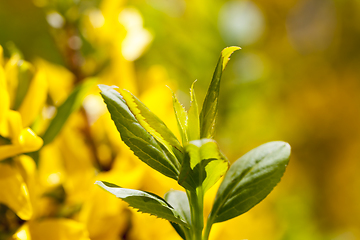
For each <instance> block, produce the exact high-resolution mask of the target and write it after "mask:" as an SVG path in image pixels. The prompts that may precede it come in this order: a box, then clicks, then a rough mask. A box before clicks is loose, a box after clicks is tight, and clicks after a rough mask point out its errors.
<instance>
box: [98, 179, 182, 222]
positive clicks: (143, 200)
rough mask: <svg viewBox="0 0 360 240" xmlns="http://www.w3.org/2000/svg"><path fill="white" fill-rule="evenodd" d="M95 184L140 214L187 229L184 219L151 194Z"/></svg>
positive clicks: (111, 185) (105, 183)
mask: <svg viewBox="0 0 360 240" xmlns="http://www.w3.org/2000/svg"><path fill="white" fill-rule="evenodd" d="M96 184H97V185H99V186H100V187H101V188H103V189H105V190H106V191H108V192H110V193H112V194H114V195H115V196H116V197H118V198H121V199H122V200H124V201H125V202H127V203H128V204H129V206H131V207H133V208H136V209H138V210H139V211H140V212H143V213H149V214H151V215H155V216H157V217H159V218H163V219H166V220H169V221H171V222H174V223H177V224H180V225H182V226H185V227H188V224H187V222H186V221H185V219H183V218H182V216H181V215H180V214H179V213H178V212H177V211H176V210H175V209H174V208H173V207H172V206H171V205H170V204H168V203H167V202H166V201H165V200H164V199H162V198H161V197H159V196H157V195H155V194H153V193H148V192H144V191H140V190H134V189H127V188H122V187H119V186H117V185H115V184H112V183H107V182H101V181H97V182H96Z"/></svg>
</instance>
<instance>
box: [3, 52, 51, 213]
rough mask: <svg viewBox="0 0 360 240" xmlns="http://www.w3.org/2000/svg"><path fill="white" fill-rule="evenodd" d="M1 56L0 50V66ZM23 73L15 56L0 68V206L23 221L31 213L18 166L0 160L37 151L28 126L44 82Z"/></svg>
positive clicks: (24, 66)
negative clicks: (5, 206)
mask: <svg viewBox="0 0 360 240" xmlns="http://www.w3.org/2000/svg"><path fill="white" fill-rule="evenodd" d="M2 52H3V51H2V47H1V46H0V63H3V62H4V60H3V56H2ZM24 72H27V73H30V72H31V65H30V64H29V63H27V62H25V61H23V60H21V59H20V57H19V56H18V55H16V54H15V55H13V56H12V57H11V59H10V60H9V61H8V62H7V63H6V65H5V68H4V67H3V66H2V64H1V65H0V102H1V104H0V105H1V106H0V189H1V191H0V202H1V203H3V204H5V205H7V206H8V207H9V208H11V209H12V210H13V211H14V212H15V213H16V214H17V215H18V216H19V217H20V218H22V219H24V220H27V219H30V218H31V216H32V213H33V209H32V205H31V203H30V199H29V192H28V188H27V186H26V184H25V181H24V179H23V177H22V175H21V172H20V170H19V169H18V166H16V165H15V164H14V162H10V163H9V162H7V161H6V162H4V160H5V159H9V158H11V157H15V156H17V155H19V154H22V153H27V152H33V151H36V150H38V149H40V148H41V146H42V144H43V141H42V139H41V138H40V137H38V136H37V135H36V134H35V133H34V132H33V131H32V130H31V129H30V128H29V125H30V124H31V123H32V121H34V119H35V117H36V116H37V114H38V113H39V111H40V110H41V108H42V105H43V104H44V102H45V100H46V80H45V79H44V77H43V75H42V73H41V72H36V73H35V75H34V77H33V78H32V79H29V78H26V77H24V76H22V75H21V74H23V73H24ZM19 79H21V81H20V80H19ZM25 88H26V89H25ZM12 107H15V108H16V110H13V109H11V108H12Z"/></svg>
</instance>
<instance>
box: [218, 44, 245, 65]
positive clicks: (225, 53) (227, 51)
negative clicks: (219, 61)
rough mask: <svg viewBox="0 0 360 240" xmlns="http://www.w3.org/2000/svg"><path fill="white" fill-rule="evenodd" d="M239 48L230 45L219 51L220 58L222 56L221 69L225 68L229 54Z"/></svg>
mask: <svg viewBox="0 0 360 240" xmlns="http://www.w3.org/2000/svg"><path fill="white" fill-rule="evenodd" d="M240 49H241V47H238V46H231V47H227V48H224V49H223V50H222V51H221V56H222V58H223V65H222V70H224V69H225V67H226V65H227V63H228V62H229V60H230V56H231V54H232V53H233V52H235V51H237V50H240Z"/></svg>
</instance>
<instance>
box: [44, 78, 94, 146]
mask: <svg viewBox="0 0 360 240" xmlns="http://www.w3.org/2000/svg"><path fill="white" fill-rule="evenodd" d="M95 83H96V80H95V79H88V80H86V81H84V83H82V84H80V85H78V86H77V87H76V88H75V89H74V90H73V91H72V92H71V94H70V95H69V97H68V98H67V99H66V100H65V102H64V103H63V104H61V106H59V107H58V108H57V113H56V115H55V117H54V118H53V119H52V120H51V122H50V124H49V126H48V128H47V129H46V131H45V133H44V135H43V136H42V139H43V140H44V145H43V146H45V145H47V144H49V143H51V142H52V141H53V140H54V138H55V137H56V136H57V135H58V134H59V132H60V131H61V129H62V127H63V126H64V124H65V123H66V121H67V120H68V118H69V117H70V115H71V114H72V113H73V112H74V111H76V110H77V109H79V108H80V106H81V104H82V101H83V99H84V97H85V95H86V94H87V92H88V91H89V89H90V88H91V87H92V86H94V84H95Z"/></svg>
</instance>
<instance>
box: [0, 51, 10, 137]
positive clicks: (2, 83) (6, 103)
mask: <svg viewBox="0 0 360 240" xmlns="http://www.w3.org/2000/svg"><path fill="white" fill-rule="evenodd" d="M0 47H1V46H0ZM0 50H1V49H0ZM0 58H1V52H0ZM0 103H1V104H0V135H3V132H5V133H6V130H7V127H6V126H7V121H6V120H7V112H8V111H9V108H10V99H9V94H8V92H7V86H6V79H5V72H4V69H3V68H2V66H1V65H0Z"/></svg>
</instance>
